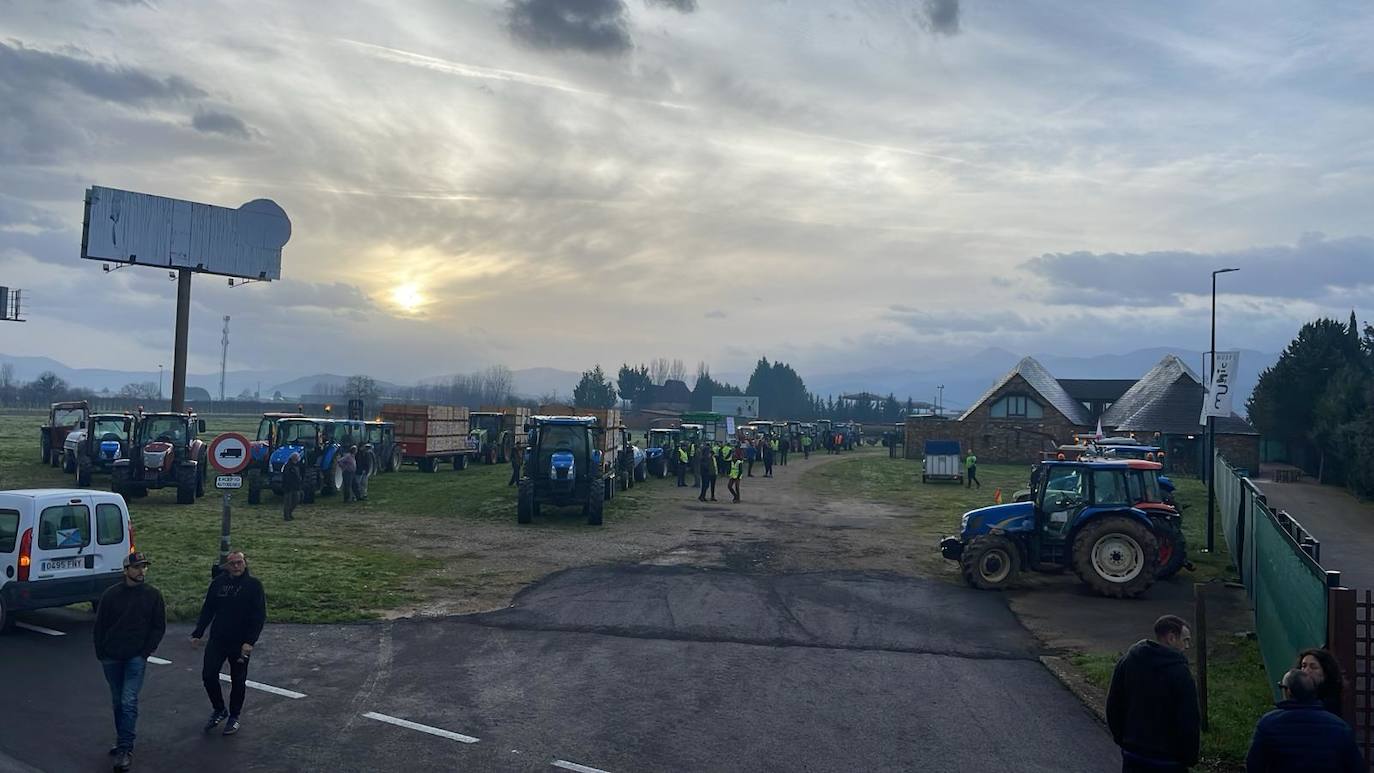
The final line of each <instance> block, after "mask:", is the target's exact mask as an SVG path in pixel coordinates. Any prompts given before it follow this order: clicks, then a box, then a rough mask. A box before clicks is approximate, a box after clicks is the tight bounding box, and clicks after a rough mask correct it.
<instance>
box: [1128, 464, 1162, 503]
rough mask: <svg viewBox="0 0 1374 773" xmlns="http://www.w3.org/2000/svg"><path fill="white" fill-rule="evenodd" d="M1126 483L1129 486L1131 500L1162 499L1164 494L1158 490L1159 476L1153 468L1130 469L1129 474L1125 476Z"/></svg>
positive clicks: (1148, 500)
mask: <svg viewBox="0 0 1374 773" xmlns="http://www.w3.org/2000/svg"><path fill="white" fill-rule="evenodd" d="M1126 485H1127V486H1128V487H1129V490H1128V493H1129V494H1130V495H1131V502H1163V501H1164V496H1163V495H1162V494H1161V493H1160V490H1159V476H1158V475H1156V474H1155V471H1154V470H1131V474H1130V475H1129V476H1128V477H1127V478H1126Z"/></svg>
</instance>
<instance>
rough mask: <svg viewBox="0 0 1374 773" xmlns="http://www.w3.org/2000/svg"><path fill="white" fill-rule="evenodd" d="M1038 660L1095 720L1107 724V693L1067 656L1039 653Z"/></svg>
mask: <svg viewBox="0 0 1374 773" xmlns="http://www.w3.org/2000/svg"><path fill="white" fill-rule="evenodd" d="M1040 662H1041V663H1042V664H1044V666H1045V668H1047V669H1049V671H1050V673H1051V674H1054V676H1055V678H1056V679H1058V680H1059V681H1060V682H1061V683H1062V684H1063V685H1064V686H1065V687H1067V688H1069V692H1071V693H1073V694H1074V695H1075V696H1077V698H1078V700H1080V701H1082V702H1083V705H1084V706H1085V707H1087V709H1088V710H1089V711H1091V712H1092V714H1093V716H1095V717H1097V721H1099V722H1101V723H1102V724H1104V725H1105V724H1107V694H1106V693H1105V692H1103V691H1102V690H1100V689H1098V688H1097V686H1096V685H1094V684H1092V683H1090V682H1089V681H1088V680H1087V679H1086V678H1085V677H1084V676H1083V674H1082V672H1080V671H1079V670H1078V668H1077V667H1075V666H1074V665H1073V663H1072V662H1070V661H1069V659H1068V658H1063V657H1059V656H1058V655H1041V656H1040Z"/></svg>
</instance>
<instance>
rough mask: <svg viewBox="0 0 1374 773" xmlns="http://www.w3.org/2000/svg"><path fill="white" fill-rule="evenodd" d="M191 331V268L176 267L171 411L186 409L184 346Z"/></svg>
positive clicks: (178, 411) (176, 411) (179, 411)
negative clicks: (175, 319) (175, 314)
mask: <svg viewBox="0 0 1374 773" xmlns="http://www.w3.org/2000/svg"><path fill="white" fill-rule="evenodd" d="M190 332H191V269H189V268H179V269H177V333H176V341H175V342H174V344H173V345H174V347H175V348H174V349H173V350H172V412H173V413H181V412H183V411H185V410H186V348H187V341H188V340H189V339H190Z"/></svg>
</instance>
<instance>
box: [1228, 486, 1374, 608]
mask: <svg viewBox="0 0 1374 773" xmlns="http://www.w3.org/2000/svg"><path fill="white" fill-rule="evenodd" d="M1255 485H1257V486H1259V488H1260V490H1261V491H1263V492H1264V495H1265V497H1267V498H1268V500H1269V505H1270V507H1272V508H1274V509H1276V510H1287V511H1288V514H1289V515H1291V516H1293V517H1294V518H1296V519H1298V523H1301V524H1302V525H1303V527H1304V528H1306V529H1307V531H1308V532H1309V533H1311V535H1312V536H1313V537H1316V538H1317V540H1319V541H1320V542H1321V545H1322V549H1321V565H1322V568H1323V569H1327V570H1331V571H1337V572H1340V573H1341V583H1342V584H1344V585H1345V586H1346V587H1348V588H1358V589H1374V564H1371V562H1370V560H1369V550H1370V547H1371V544H1374V540H1371V539H1370V532H1369V522H1370V520H1369V519H1370V516H1371V515H1374V507H1371V506H1370V505H1369V504H1368V503H1364V502H1360V501H1359V500H1357V499H1355V497H1354V496H1353V495H1352V494H1351V493H1350V492H1349V491H1346V490H1345V489H1343V488H1339V487H1337V486H1321V485H1318V484H1316V483H1312V482H1310V481H1308V482H1302V483H1274V482H1273V481H1267V480H1257V481H1255Z"/></svg>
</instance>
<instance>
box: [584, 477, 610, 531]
mask: <svg viewBox="0 0 1374 773" xmlns="http://www.w3.org/2000/svg"><path fill="white" fill-rule="evenodd" d="M606 480H607V482H608V483H610V481H611V479H610V478H607V479H606ZM588 488H589V489H590V491H589V492H588V494H589V497H588V499H587V504H585V505H583V506H582V514H583V515H585V516H586V517H587V525H588V526H600V525H601V514H602V512H603V511H604V510H605V509H606V498H605V497H604V496H603V494H604V490H603V487H601V486H588Z"/></svg>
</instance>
